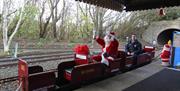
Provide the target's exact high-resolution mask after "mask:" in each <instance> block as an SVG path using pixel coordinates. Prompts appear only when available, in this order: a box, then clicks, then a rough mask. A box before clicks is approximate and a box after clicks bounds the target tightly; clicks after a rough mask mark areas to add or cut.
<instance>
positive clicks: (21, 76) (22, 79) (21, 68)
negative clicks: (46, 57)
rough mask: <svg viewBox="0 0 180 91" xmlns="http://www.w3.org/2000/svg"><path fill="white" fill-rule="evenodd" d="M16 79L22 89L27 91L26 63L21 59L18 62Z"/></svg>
mask: <svg viewBox="0 0 180 91" xmlns="http://www.w3.org/2000/svg"><path fill="white" fill-rule="evenodd" d="M18 80H19V84H20V83H22V91H28V64H27V62H26V61H24V60H22V59H19V62H18Z"/></svg>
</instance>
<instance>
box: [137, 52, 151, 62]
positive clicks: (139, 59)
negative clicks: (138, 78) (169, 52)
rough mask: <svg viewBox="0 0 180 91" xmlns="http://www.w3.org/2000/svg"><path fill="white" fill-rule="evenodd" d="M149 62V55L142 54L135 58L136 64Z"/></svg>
mask: <svg viewBox="0 0 180 91" xmlns="http://www.w3.org/2000/svg"><path fill="white" fill-rule="evenodd" d="M150 61H151V56H150V55H149V53H143V54H140V55H138V57H137V64H143V63H147V62H150Z"/></svg>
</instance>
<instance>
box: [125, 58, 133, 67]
mask: <svg viewBox="0 0 180 91" xmlns="http://www.w3.org/2000/svg"><path fill="white" fill-rule="evenodd" d="M132 65H133V57H132V56H127V57H126V63H125V66H126V67H131V66H132Z"/></svg>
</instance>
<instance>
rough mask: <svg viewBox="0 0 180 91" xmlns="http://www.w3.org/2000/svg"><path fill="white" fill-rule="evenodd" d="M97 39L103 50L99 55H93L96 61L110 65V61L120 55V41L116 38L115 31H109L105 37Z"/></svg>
mask: <svg viewBox="0 0 180 91" xmlns="http://www.w3.org/2000/svg"><path fill="white" fill-rule="evenodd" d="M95 40H96V41H97V43H98V44H99V45H101V47H102V52H101V53H100V54H99V55H96V56H93V57H92V58H93V59H94V60H95V61H99V62H100V61H101V63H104V64H106V65H107V66H109V61H112V60H114V59H115V58H117V56H118V46H119V43H118V41H117V39H116V38H115V33H114V32H107V33H106V35H105V37H104V39H101V38H100V37H96V38H95Z"/></svg>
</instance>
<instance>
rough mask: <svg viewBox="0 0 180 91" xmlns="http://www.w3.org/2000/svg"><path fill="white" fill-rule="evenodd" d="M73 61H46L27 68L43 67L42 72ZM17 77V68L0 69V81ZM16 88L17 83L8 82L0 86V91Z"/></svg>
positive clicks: (10, 90) (13, 90)
mask: <svg viewBox="0 0 180 91" xmlns="http://www.w3.org/2000/svg"><path fill="white" fill-rule="evenodd" d="M69 60H73V59H67V60H55V61H47V62H44V63H43V62H40V63H30V64H29V66H32V65H40V66H42V67H43V69H44V70H49V69H57V67H58V64H59V63H61V62H63V61H69ZM17 75H18V67H17V66H12V67H6V68H5V67H2V68H0V79H2V78H7V77H13V76H17ZM17 87H18V81H14V82H8V83H5V84H0V91H15V90H16V88H17Z"/></svg>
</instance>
